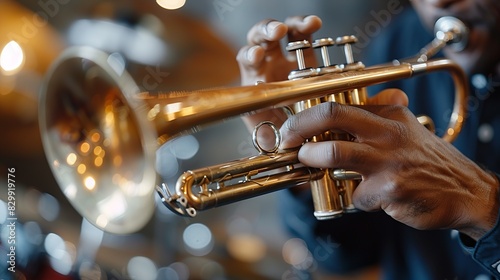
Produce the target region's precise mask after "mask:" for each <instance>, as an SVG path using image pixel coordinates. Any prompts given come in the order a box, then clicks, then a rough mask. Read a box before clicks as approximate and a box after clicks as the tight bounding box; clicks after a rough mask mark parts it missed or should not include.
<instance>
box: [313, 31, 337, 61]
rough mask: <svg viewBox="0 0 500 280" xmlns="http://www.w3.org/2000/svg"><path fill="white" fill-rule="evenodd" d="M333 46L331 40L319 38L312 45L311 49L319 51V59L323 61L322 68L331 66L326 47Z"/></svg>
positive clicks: (333, 42) (333, 43)
mask: <svg viewBox="0 0 500 280" xmlns="http://www.w3.org/2000/svg"><path fill="white" fill-rule="evenodd" d="M333 45H335V41H334V40H333V39H332V38H321V39H316V40H315V41H314V42H313V43H312V47H313V48H315V49H317V48H319V49H320V50H321V58H322V59H323V66H325V67H328V66H331V63H330V55H329V54H328V47H331V46H333Z"/></svg>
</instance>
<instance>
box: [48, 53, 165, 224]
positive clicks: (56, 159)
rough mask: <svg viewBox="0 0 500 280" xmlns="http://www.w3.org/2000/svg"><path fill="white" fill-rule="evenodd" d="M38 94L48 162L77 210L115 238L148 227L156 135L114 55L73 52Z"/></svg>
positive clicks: (64, 57) (62, 59) (54, 69)
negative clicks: (119, 234) (114, 234)
mask: <svg viewBox="0 0 500 280" xmlns="http://www.w3.org/2000/svg"><path fill="white" fill-rule="evenodd" d="M54 65H55V67H52V68H51V69H50V70H49V73H48V75H47V77H49V78H48V79H46V81H45V84H44V86H43V90H42V91H41V96H40V113H39V114H40V116H39V118H40V129H41V132H42V141H43V145H44V149H45V153H46V156H47V159H48V162H49V165H50V167H51V169H52V171H53V173H54V174H55V175H56V176H55V177H56V180H57V182H58V184H59V186H60V188H61V190H62V192H63V193H64V195H65V196H66V197H67V198H68V199H69V201H70V202H71V203H72V205H73V206H74V207H75V208H76V210H77V211H78V212H79V213H80V214H82V216H83V217H85V218H86V219H88V220H89V221H90V222H91V223H93V224H95V225H96V226H98V227H99V228H102V229H104V230H106V231H108V232H113V233H127V232H133V231H136V230H138V229H140V228H141V227H143V226H144V225H145V224H146V223H147V222H148V221H149V219H150V218H151V215H152V213H153V210H154V203H152V202H153V192H154V187H155V184H156V177H157V175H156V172H155V166H154V162H155V160H154V158H155V152H156V149H157V145H156V139H157V136H156V135H155V130H154V129H152V128H151V126H152V125H151V123H150V122H149V121H148V120H147V119H146V118H143V117H142V114H143V113H144V111H145V110H147V108H146V107H145V106H144V104H143V103H142V102H141V101H139V100H138V99H136V98H134V97H135V96H136V94H137V93H138V92H139V88H138V87H137V85H136V84H135V83H134V82H133V79H132V78H131V77H130V75H129V74H128V73H127V72H126V71H121V70H120V65H119V64H117V63H114V62H113V61H112V60H110V56H109V55H107V54H105V53H103V52H100V51H98V50H95V49H92V48H85V47H78V48H72V49H68V50H67V51H66V52H64V54H63V55H62V56H60V57H59V58H58V59H57V61H55V63H54Z"/></svg>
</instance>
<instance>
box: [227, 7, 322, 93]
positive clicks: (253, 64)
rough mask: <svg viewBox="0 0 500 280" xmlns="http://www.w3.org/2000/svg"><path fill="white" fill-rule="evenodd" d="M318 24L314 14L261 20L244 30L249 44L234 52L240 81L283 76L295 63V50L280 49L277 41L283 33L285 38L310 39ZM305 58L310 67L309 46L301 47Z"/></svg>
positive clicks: (312, 62)
mask: <svg viewBox="0 0 500 280" xmlns="http://www.w3.org/2000/svg"><path fill="white" fill-rule="evenodd" d="M320 28H321V19H320V18H319V17H317V16H306V17H299V16H295V17H289V18H287V19H286V20H285V21H284V22H279V21H276V20H263V21H261V22H259V23H257V24H256V25H254V26H253V27H252V28H251V29H250V31H249V32H248V34H247V41H248V45H247V46H244V47H243V48H241V49H240V51H239V52H238V55H237V60H238V64H239V66H240V74H241V83H242V84H243V85H252V84H255V83H256V82H257V81H262V82H274V81H281V80H286V79H287V77H288V74H289V73H290V71H291V70H293V69H297V67H298V66H297V62H296V58H295V57H296V56H295V53H288V52H287V53H283V46H281V43H280V41H281V40H282V39H284V38H285V37H286V38H287V40H288V42H293V41H298V40H309V41H311V36H312V34H313V33H314V32H316V31H317V30H318V29H320ZM304 59H305V62H306V65H308V66H309V67H315V66H316V58H315V56H314V52H313V50H312V49H307V50H305V51H304Z"/></svg>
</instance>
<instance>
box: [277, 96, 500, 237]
mask: <svg viewBox="0 0 500 280" xmlns="http://www.w3.org/2000/svg"><path fill="white" fill-rule="evenodd" d="M385 98H387V96H386V97H385ZM388 98H389V99H390V98H391V97H390V94H389V95H388ZM382 99H384V98H382ZM331 129H335V130H341V131H345V132H347V133H350V134H352V135H353V136H355V138H356V140H355V141H353V142H348V141H326V142H317V143H312V142H309V143H306V144H304V145H303V146H301V145H302V144H303V143H304V142H305V140H306V139H308V138H311V137H312V136H314V135H318V134H320V133H323V132H324V131H327V130H331ZM281 133H282V136H283V141H284V142H283V143H282V146H281V148H283V149H287V148H294V147H300V146H301V148H300V151H299V160H300V161H301V162H302V163H303V164H305V165H308V166H312V167H320V168H343V169H346V170H353V171H357V172H359V173H361V175H362V177H363V181H362V182H361V183H360V185H359V186H358V187H357V189H356V190H355V192H354V194H353V196H354V197H353V199H354V204H355V206H356V207H357V208H359V209H361V210H365V211H376V210H384V211H385V212H386V213H387V214H389V215H390V216H392V217H393V218H394V219H396V220H398V221H400V222H402V223H405V224H407V225H409V226H411V227H414V228H417V229H440V228H452V229H457V230H459V231H461V232H463V233H465V234H467V235H469V236H470V237H472V238H474V239H476V240H477V239H478V238H480V237H481V236H483V235H484V233H486V232H487V231H488V230H489V229H491V228H492V227H493V225H494V223H495V221H496V218H497V216H498V210H499V207H500V205H499V204H500V203H499V201H498V200H499V187H498V182H497V180H496V177H494V176H493V175H491V174H490V173H488V172H485V171H484V170H483V169H481V168H480V167H478V166H477V165H476V164H475V163H474V162H472V161H471V160H469V159H468V158H467V157H465V156H464V155H462V154H461V153H460V152H459V151H458V150H456V149H455V148H454V147H453V146H452V145H451V144H449V143H447V142H445V141H443V140H442V139H441V138H439V137H437V136H435V135H433V134H432V133H431V132H429V131H428V130H427V129H425V128H424V126H423V125H421V124H420V123H418V122H417V120H416V118H415V116H414V115H413V114H412V113H411V112H410V111H409V110H408V109H407V108H406V107H405V106H395V105H390V106H373V105H368V106H363V107H355V106H346V105H339V104H336V103H323V104H320V105H317V106H315V107H313V108H311V109H308V110H305V111H303V112H301V113H299V114H297V115H295V116H292V117H290V118H289V119H288V120H287V121H286V122H285V123H284V124H283V126H282V128H281Z"/></svg>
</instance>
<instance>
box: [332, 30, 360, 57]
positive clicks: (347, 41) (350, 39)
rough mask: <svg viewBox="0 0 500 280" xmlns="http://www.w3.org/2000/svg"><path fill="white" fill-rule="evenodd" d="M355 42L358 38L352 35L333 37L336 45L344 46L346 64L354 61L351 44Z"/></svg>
mask: <svg viewBox="0 0 500 280" xmlns="http://www.w3.org/2000/svg"><path fill="white" fill-rule="evenodd" d="M357 42H358V38H357V37H356V36H354V35H349V36H342V37H337V39H335V43H337V46H342V47H343V48H344V54H345V58H346V62H347V64H351V63H354V57H353V55H352V47H351V46H352V44H355V43H357Z"/></svg>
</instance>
